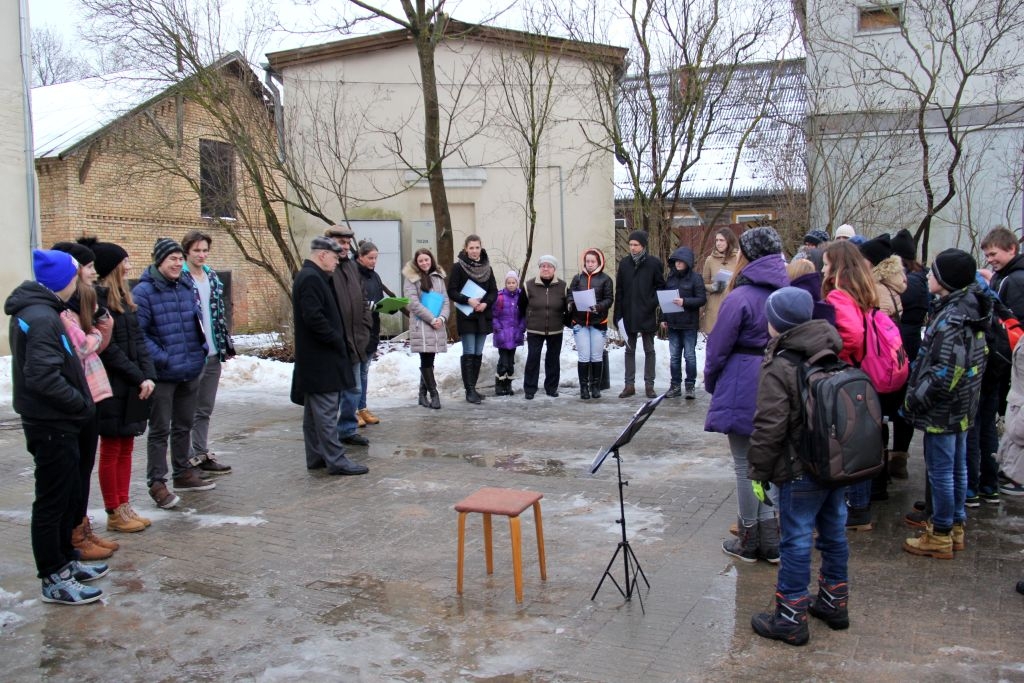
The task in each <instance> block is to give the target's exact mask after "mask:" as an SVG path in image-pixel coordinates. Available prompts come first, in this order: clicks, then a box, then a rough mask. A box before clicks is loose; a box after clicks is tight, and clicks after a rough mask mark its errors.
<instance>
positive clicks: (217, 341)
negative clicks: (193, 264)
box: [183, 263, 235, 363]
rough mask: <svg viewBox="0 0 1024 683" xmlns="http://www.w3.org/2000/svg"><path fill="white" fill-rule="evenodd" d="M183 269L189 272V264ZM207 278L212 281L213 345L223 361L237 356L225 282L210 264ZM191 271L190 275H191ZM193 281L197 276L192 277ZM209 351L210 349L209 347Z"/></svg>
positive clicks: (206, 267)
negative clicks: (231, 329) (225, 302)
mask: <svg viewBox="0 0 1024 683" xmlns="http://www.w3.org/2000/svg"><path fill="white" fill-rule="evenodd" d="M183 270H184V271H185V272H186V273H189V270H188V264H187V263H186V264H185V267H184V268H183ZM203 272H204V273H206V279H207V281H208V282H209V283H210V319H211V320H212V321H213V345H214V346H216V347H217V348H216V349H214V350H215V351H216V352H217V357H218V358H219V359H220V361H221V362H222V363H223V362H224V361H226V360H227V359H229V358H234V357H235V345H234V343H232V341H231V333H230V332H228V313H227V308H226V307H225V305H224V283H223V282H221V281H220V278H219V277H217V271H215V270H214V269H213V268H211V267H210V266H203ZM191 275H192V274H191V273H189V276H190V277H191ZM192 280H193V282H194V281H195V278H194V277H193V278H192ZM207 350H208V351H209V349H207Z"/></svg>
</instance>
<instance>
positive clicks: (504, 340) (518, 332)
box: [492, 288, 526, 350]
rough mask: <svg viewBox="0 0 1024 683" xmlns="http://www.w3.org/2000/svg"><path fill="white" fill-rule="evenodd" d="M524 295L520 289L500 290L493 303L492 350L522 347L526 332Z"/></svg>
mask: <svg viewBox="0 0 1024 683" xmlns="http://www.w3.org/2000/svg"><path fill="white" fill-rule="evenodd" d="M525 304H526V295H525V294H524V293H523V290H522V289H516V291H514V292H510V291H508V290H507V289H505V288H502V290H501V291H500V292H498V300H497V301H495V302H494V317H493V322H494V337H493V339H492V341H493V342H494V348H496V349H508V350H511V349H515V348H516V347H517V346H522V345H523V334H524V333H525V332H526V315H525V308H526V306H525Z"/></svg>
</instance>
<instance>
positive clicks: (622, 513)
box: [590, 394, 665, 611]
mask: <svg viewBox="0 0 1024 683" xmlns="http://www.w3.org/2000/svg"><path fill="white" fill-rule="evenodd" d="M664 398H665V395H664V394H662V395H661V396H658V397H657V398H652V399H651V400H650V401H648V402H647V403H645V404H643V405H642V406H640V409H639V410H637V411H636V413H635V414H634V415H633V418H632V419H631V420H630V421H629V424H627V425H626V427H625V428H624V429H623V430H622V433H621V434H619V437H618V438H617V439H615V442H614V443H613V444H611V445H610V446H608V447H607V448H604V449H603V450H602V451H601V452H600V453H598V454H597V455H596V456H595V457H594V461H593V462H592V463H590V473H591V474H595V473H597V471H598V470H599V469H601V465H603V464H604V461H605V460H606V459H607V458H608V456H609V455H611V456H612V457H613V458H615V470H616V472H617V474H618V478H619V519H617V520H615V522H616V524H618V525H619V526H621V527H622V540H621V541H619V544H618V546H617V547H616V548H615V554H614V555H612V559H611V560H609V561H608V566H607V567H605V569H604V574H602V575H601V580H600V581H598V583H597V588H595V589H594V593H593V595H591V596H590V599H591V600H593V599H595V598H596V597H597V593H598V591H600V590H601V586H602V585H603V584H604V580H605V579H606V578H608V579H611V580H612V583H613V584H615V587H616V588H617V589H618V590H619V593H621V594H622V597H624V598H626V600H630V599H632V597H633V593H634V592H636V595H637V598H638V599H639V600H640V610H641V611H645V610H644V599H643V596H641V595H640V592H639V591H637V590H636V587H637V577H640V578H642V579H643V580H644V583H645V584H646V585H647V588H648V590H649V589H650V587H651V582H650V581H648V580H647V576H646V575H645V574H644V570H643V568H642V567H640V561H639V560H637V558H636V553H634V552H633V549H632V548H631V547H630V546H629V538H628V537H627V536H626V502H625V499H624V497H623V492H622V489H623V487H625V486H629V482H628V481H623V480H622V458H621V457H619V449H620V448H622V447H623V446H625V445H626V444H628V443H629V442H630V441H632V440H633V437H634V436H636V433H637V432H639V431H640V428H641V427H643V426H644V423H645V422H647V419H648V418H649V417H650V416H651V414H652V413H654V409H655V408H657V407H658V404H659V403H661V401H662V399H664ZM620 552H621V553H622V565H623V569H624V570H625V580H624V581H623V583H622V585H621V586H620V585H619V582H618V581H616V580H615V577H614V576H612V571H611V570H612V565H613V564H615V558H617V557H618V556H619V553H620ZM631 574H632V577H633V578H632V579H630V575H631ZM623 586H625V589H623Z"/></svg>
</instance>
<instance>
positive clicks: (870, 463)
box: [779, 351, 885, 488]
mask: <svg viewBox="0 0 1024 683" xmlns="http://www.w3.org/2000/svg"><path fill="white" fill-rule="evenodd" d="M779 355H781V356H783V357H785V358H787V359H789V360H790V362H793V363H794V364H795V365H796V366H797V386H798V387H799V390H800V406H801V410H802V413H803V431H802V433H801V435H800V441H799V449H798V454H799V457H800V462H801V463H802V464H803V466H804V470H805V471H806V472H807V474H808V475H810V476H811V478H813V479H814V480H815V481H817V482H818V483H819V484H821V485H822V486H827V487H831V488H834V487H838V486H847V485H849V484H855V483H857V482H859V481H864V480H865V479H870V478H872V477H874V476H875V475H876V474H878V473H879V472H881V471H882V467H883V465H884V451H885V445H884V444H883V443H882V404H881V402H880V401H879V399H878V392H877V391H875V387H874V384H872V382H871V379H870V378H869V377H868V376H867V374H865V373H864V371H863V370H860V369H858V368H855V367H853V366H851V365H848V364H847V363H844V362H843V361H842V360H840V359H839V357H838V356H836V354H835V353H833V352H832V351H820V352H818V353H816V354H815V355H813V356H811V357H810V358H808V359H806V360H805V359H804V358H803V357H802V356H800V355H799V354H797V353H795V352H792V351H783V352H782V353H781V354H779Z"/></svg>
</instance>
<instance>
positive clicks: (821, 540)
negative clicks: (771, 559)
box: [776, 475, 850, 600]
mask: <svg viewBox="0 0 1024 683" xmlns="http://www.w3.org/2000/svg"><path fill="white" fill-rule="evenodd" d="M778 488H779V529H780V531H781V532H782V536H781V539H780V542H779V555H780V556H781V561H780V562H779V576H778V579H777V586H776V590H778V592H779V593H781V594H782V595H783V597H785V598H786V599H787V600H799V599H800V598H802V597H804V596H806V595H807V584H808V583H810V580H811V543H812V542H813V543H814V546H815V547H816V548H817V549H818V552H820V553H821V577H822V579H823V581H824V582H825V583H829V584H836V583H845V582H846V581H847V574H846V571H847V570H846V565H847V561H848V560H849V558H850V548H849V546H848V545H847V543H846V504H845V502H844V500H843V487H841V486H840V487H838V488H824V487H822V486H820V485H819V484H818V483H817V482H815V481H814V480H813V479H811V478H810V477H809V476H806V475H804V476H800V477H797V478H796V479H794V480H793V481H788V482H786V483H784V484H781V485H779V487H778ZM815 529H817V530H818V538H817V540H814V530H815Z"/></svg>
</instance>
